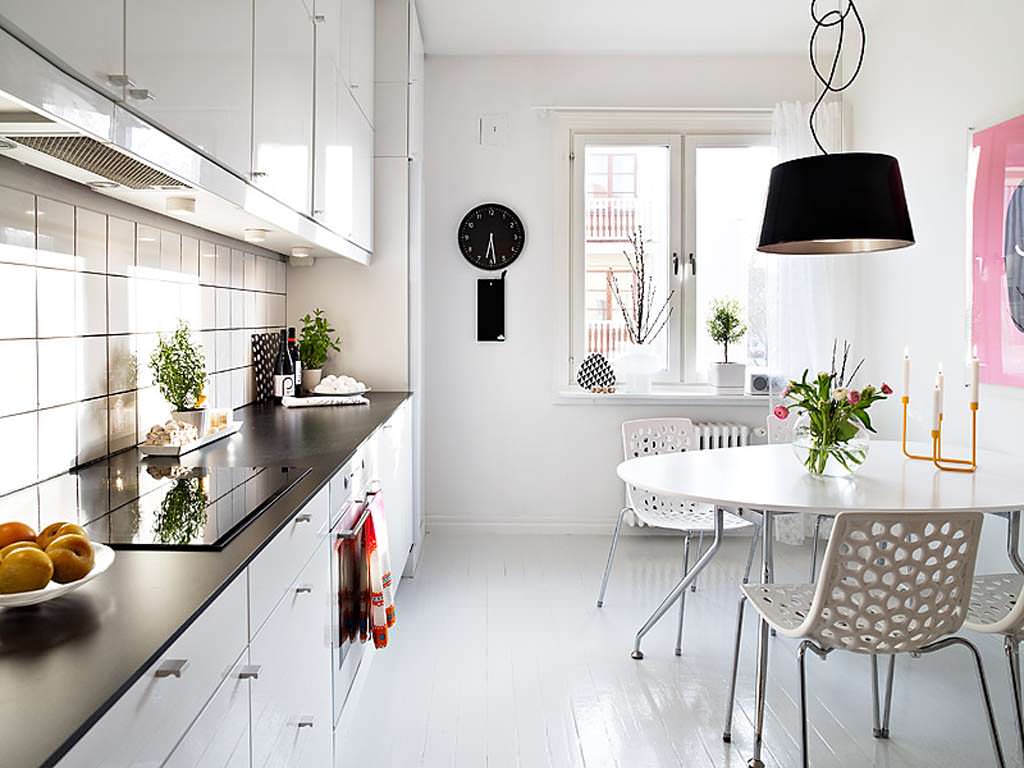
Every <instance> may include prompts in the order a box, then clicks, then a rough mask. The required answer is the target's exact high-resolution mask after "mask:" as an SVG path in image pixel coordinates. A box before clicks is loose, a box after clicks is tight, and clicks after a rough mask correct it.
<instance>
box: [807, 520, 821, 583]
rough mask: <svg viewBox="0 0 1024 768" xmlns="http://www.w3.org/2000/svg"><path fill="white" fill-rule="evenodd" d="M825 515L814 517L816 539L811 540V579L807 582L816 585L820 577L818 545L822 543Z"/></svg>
mask: <svg viewBox="0 0 1024 768" xmlns="http://www.w3.org/2000/svg"><path fill="white" fill-rule="evenodd" d="M823 518H824V515H815V516H814V538H813V539H811V577H810V578H809V579H808V580H807V581H808V583H809V584H813V583H814V579H815V578H816V577H817V575H818V545H819V542H820V541H821V521H822V519H823Z"/></svg>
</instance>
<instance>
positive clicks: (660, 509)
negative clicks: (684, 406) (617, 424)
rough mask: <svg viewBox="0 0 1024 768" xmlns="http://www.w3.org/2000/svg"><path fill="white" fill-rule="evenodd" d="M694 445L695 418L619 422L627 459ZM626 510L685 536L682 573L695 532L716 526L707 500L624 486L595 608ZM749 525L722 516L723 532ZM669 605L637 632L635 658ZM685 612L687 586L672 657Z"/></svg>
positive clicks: (754, 542)
mask: <svg viewBox="0 0 1024 768" xmlns="http://www.w3.org/2000/svg"><path fill="white" fill-rule="evenodd" d="M697 445H698V442H697V433H696V430H695V429H694V426H693V422H692V421H690V420H689V419H685V418H668V419H637V420H635V421H627V422H625V423H623V425H622V449H623V454H624V455H625V457H626V459H635V458H639V457H641V456H657V455H660V454H664V453H681V452H683V451H688V450H693V449H696V448H697ZM628 512H632V513H633V514H634V515H636V517H637V518H638V519H639V520H641V521H643V522H644V523H646V524H647V525H649V526H651V527H652V528H664V529H669V530H673V531H679V532H680V533H681V534H682V535H683V578H685V577H686V575H687V574H688V573H689V571H690V544H691V540H692V539H693V537H694V536H698V537H700V538H703V535H704V534H705V533H707V534H712V533H713V532H714V530H715V510H714V509H713V508H712V507H711V506H710V505H708V504H697V503H694V502H692V501H690V500H688V499H684V498H678V497H669V496H661V495H659V494H655V493H648V492H647V491H644V490H641V489H639V488H634V487H631V486H627V488H626V506H625V507H623V508H622V509H621V510H620V511H619V517H618V520H616V522H615V530H614V531H613V533H612V543H611V547H610V548H609V550H608V560H607V562H606V563H605V567H604V575H603V576H602V578H601V591H600V593H599V594H598V596H597V607H598V608H600V607H601V606H603V605H604V595H605V591H606V590H607V588H608V577H609V576H610V575H611V570H612V562H613V561H614V559H615V549H616V547H618V544H619V535H620V533H621V531H622V522H623V520H624V518H625V516H626V513H628ZM750 527H752V524H751V523H750V521H749V520H745V519H743V518H742V517H739V516H738V515H734V514H731V513H728V512H726V513H724V515H723V529H724V530H725V531H735V530H738V529H741V528H750ZM757 530H759V529H755V531H757ZM757 538H758V537H757V535H756V533H755V536H754V538H753V540H752V541H751V546H750V553H749V555H748V557H747V568H746V574H747V575H746V576H745V577H744V580H746V578H747V577H749V573H750V566H751V562H752V561H753V557H754V552H755V549H756V546H757ZM669 607H671V602H669V603H668V604H667V605H666V604H664V603H663V604H662V607H661V608H659V610H658V611H656V612H655V614H654V615H653V616H652V617H651V620H649V621H648V623H647V624H645V625H644V628H643V629H642V630H641V631H640V633H638V635H637V638H636V645H635V647H634V651H633V658H636V659H642V658H643V654H642V653H641V652H640V650H639V648H640V640H641V639H642V638H643V636H644V635H645V634H646V633H647V632H648V631H650V628H651V627H652V626H653V625H654V624H655V623H656V622H657V621H658V620H659V619H660V618H661V616H663V615H664V613H665V611H667V609H668V608H669ZM662 608H664V610H662ZM685 611H686V590H685V589H684V590H683V592H682V594H681V595H680V596H679V626H678V628H677V631H676V647H675V653H676V656H680V655H682V652H683V651H682V644H683V616H684V613H685Z"/></svg>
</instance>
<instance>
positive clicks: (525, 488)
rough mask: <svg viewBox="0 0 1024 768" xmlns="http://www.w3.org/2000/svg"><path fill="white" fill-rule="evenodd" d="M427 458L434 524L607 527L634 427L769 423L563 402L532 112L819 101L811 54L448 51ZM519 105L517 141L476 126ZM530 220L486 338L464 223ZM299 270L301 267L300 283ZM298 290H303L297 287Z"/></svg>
mask: <svg viewBox="0 0 1024 768" xmlns="http://www.w3.org/2000/svg"><path fill="white" fill-rule="evenodd" d="M427 83H428V88H427V93H426V150H425V155H426V162H425V171H424V172H425V190H426V255H425V275H424V280H425V294H426V296H425V313H426V319H425V324H426V328H425V334H426V339H425V340H426V389H427V391H428V392H429V393H430V394H429V397H428V398H427V400H426V415H425V417H426V424H425V441H426V447H425V456H426V468H425V470H426V477H425V483H426V489H425V493H426V510H427V516H428V525H430V526H433V527H437V526H438V525H442V524H458V525H465V524H469V525H472V524H499V525H503V526H505V527H511V528H517V527H536V526H538V525H544V526H546V527H547V529H550V530H580V529H585V528H594V529H601V530H603V529H604V528H606V526H607V525H608V524H609V523H610V521H612V520H613V519H614V516H615V514H616V513H617V512H618V508H619V506H620V505H621V500H622V487H621V484H620V483H618V482H617V481H616V479H615V473H614V470H615V465H616V464H617V463H618V462H619V461H620V460H621V453H622V448H621V443H620V438H619V425H620V424H621V422H622V421H624V420H626V419H629V418H640V417H644V416H661V415H688V416H690V417H692V418H694V419H695V420H696V419H708V420H713V419H733V420H737V419H739V420H744V421H746V422H747V423H750V424H755V423H758V422H761V423H763V418H764V411H763V410H761V409H760V408H758V409H753V408H743V409H741V410H738V409H735V408H734V409H728V408H721V407H719V408H702V409H697V408H693V407H689V408H683V407H664V406H632V407H620V406H604V405H602V406H593V405H585V406H579V405H556V404H554V402H553V400H554V398H553V395H554V392H553V386H552V375H551V374H552V369H553V364H554V363H553V360H554V354H555V349H556V344H557V341H556V339H557V336H558V328H559V324H558V319H557V311H558V309H559V307H560V302H561V301H562V297H561V296H560V295H556V292H555V291H554V289H553V286H554V284H555V263H556V262H557V261H558V260H561V259H566V258H567V254H564V253H555V252H553V247H552V243H553V241H554V239H555V227H556V226H560V225H561V222H558V221H556V220H555V214H554V212H555V211H556V210H557V208H558V201H556V199H555V192H554V187H555V183H554V182H555V178H554V175H555V172H556V168H554V167H553V161H552V158H553V148H552V146H551V135H552V129H551V126H550V121H549V119H546V118H544V117H543V116H542V115H541V114H539V113H538V112H537V111H536V110H533V109H532V107H534V106H540V105H548V106H551V105H557V106H570V105H573V106H588V107H589V106H636V107H712V108H716V107H766V106H771V105H772V104H773V103H775V102H777V101H780V100H783V99H796V98H800V99H807V98H809V96H810V91H811V81H810V77H809V74H808V72H807V67H806V64H805V62H804V60H803V58H802V57H800V56H794V57H742V58H737V57H732V58H684V57H638V56H633V57H630V56H618V57H616V56H602V57H594V56H534V57H516V56H480V57H461V56H441V57H436V56H435V57H428V59H427ZM485 113H507V114H508V117H509V120H508V123H509V133H508V137H507V141H506V143H505V145H504V146H502V147H482V146H480V144H479V142H478V135H477V132H478V126H477V121H478V118H479V117H480V115H482V114H485ZM487 200H495V201H499V202H504V203H507V204H509V205H511V206H512V207H513V208H514V209H515V210H517V211H518V213H519V214H520V215H521V216H522V217H523V221H524V223H525V226H526V229H527V246H526V249H525V251H524V253H523V255H522V257H521V258H520V259H519V260H518V261H517V262H516V263H515V264H513V265H512V267H511V268H510V269H509V272H508V278H507V279H508V284H507V287H506V332H507V336H508V340H507V341H506V342H504V343H501V344H478V343H477V342H476V341H475V280H476V278H477V277H480V276H481V273H480V272H479V271H477V270H475V269H473V268H472V267H471V266H470V265H469V264H467V263H466V261H465V260H464V259H463V258H462V256H461V255H460V253H459V251H458V248H457V247H456V240H455V231H456V228H457V226H458V224H459V221H460V220H461V218H462V216H463V215H464V214H465V212H466V211H467V210H469V209H470V208H471V207H472V206H473V205H474V204H477V203H480V202H484V201H487ZM290 279H292V278H291V276H290ZM289 287H290V288H293V287H294V283H292V284H290V286H289Z"/></svg>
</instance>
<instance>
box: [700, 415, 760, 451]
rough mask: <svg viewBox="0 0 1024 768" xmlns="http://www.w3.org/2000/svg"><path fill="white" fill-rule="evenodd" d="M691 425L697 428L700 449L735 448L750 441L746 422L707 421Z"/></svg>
mask: <svg viewBox="0 0 1024 768" xmlns="http://www.w3.org/2000/svg"><path fill="white" fill-rule="evenodd" d="M693 426H694V427H696V428H697V437H698V439H699V440H700V450H702V451H708V450H711V449H713V448H736V447H738V446H741V445H746V444H747V443H748V442H750V427H748V426H747V425H746V424H733V423H731V422H727V421H707V422H698V423H695V424H694V425H693Z"/></svg>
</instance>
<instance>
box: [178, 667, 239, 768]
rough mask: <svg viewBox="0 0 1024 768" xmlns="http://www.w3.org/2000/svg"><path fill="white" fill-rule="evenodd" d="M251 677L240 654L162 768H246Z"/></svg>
mask: <svg viewBox="0 0 1024 768" xmlns="http://www.w3.org/2000/svg"><path fill="white" fill-rule="evenodd" d="M254 673H255V671H254V670H253V669H252V668H251V667H250V666H249V664H248V653H243V654H242V655H241V656H240V657H239V659H238V661H237V662H236V663H235V666H234V668H232V670H231V672H230V673H229V674H228V676H227V677H226V678H224V682H222V683H221V684H220V687H219V688H218V689H217V692H216V693H214V694H213V698H211V699H210V701H209V703H207V705H206V707H204V708H203V711H202V712H200V713H199V717H197V718H196V720H195V722H194V723H192V726H191V727H190V728H189V729H188V731H187V732H186V733H185V735H184V736H183V737H182V739H181V741H179V742H178V745H177V746H176V747H175V748H174V751H173V752H172V753H171V756H170V757H169V758H167V762H165V763H164V764H163V766H162V768H249V765H250V761H249V676H250V675H252V674H254ZM257 674H258V673H257Z"/></svg>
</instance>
